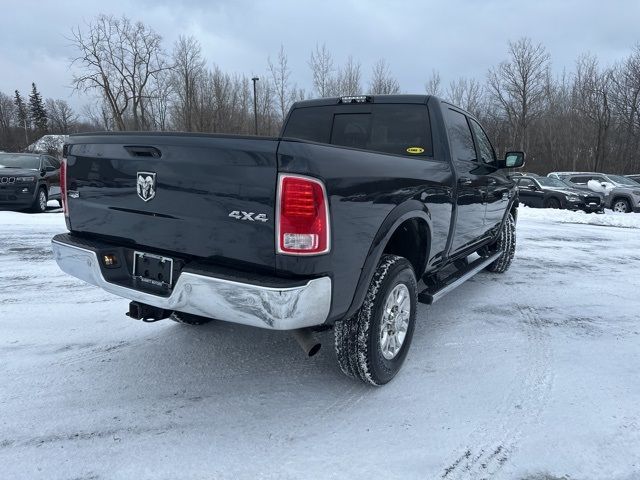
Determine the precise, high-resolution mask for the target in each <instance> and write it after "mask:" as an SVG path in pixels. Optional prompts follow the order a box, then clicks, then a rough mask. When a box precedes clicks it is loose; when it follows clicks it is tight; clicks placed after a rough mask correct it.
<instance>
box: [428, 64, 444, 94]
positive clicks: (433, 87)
mask: <svg viewBox="0 0 640 480" xmlns="http://www.w3.org/2000/svg"><path fill="white" fill-rule="evenodd" d="M441 84H442V81H441V79H440V72H438V71H437V70H433V71H432V72H431V76H430V77H429V79H428V80H427V83H425V85H424V89H425V90H426V92H427V95H434V96H436V97H439V96H441V95H442V90H441Z"/></svg>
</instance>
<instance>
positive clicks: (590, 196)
mask: <svg viewBox="0 0 640 480" xmlns="http://www.w3.org/2000/svg"><path fill="white" fill-rule="evenodd" d="M516 184H517V185H518V190H519V192H520V203H522V204H524V205H527V206H528V207H534V208H564V209H567V210H583V211H585V212H587V213H592V212H602V211H603V210H604V198H603V196H602V195H600V194H598V193H595V192H585V191H582V190H578V189H575V188H570V187H569V186H568V185H566V184H565V183H564V182H562V181H561V180H558V179H557V178H550V177H520V178H517V179H516Z"/></svg>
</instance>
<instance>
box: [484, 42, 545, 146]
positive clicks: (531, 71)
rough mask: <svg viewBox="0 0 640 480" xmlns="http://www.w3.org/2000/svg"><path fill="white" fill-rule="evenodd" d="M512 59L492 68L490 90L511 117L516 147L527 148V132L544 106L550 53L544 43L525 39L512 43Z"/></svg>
mask: <svg viewBox="0 0 640 480" xmlns="http://www.w3.org/2000/svg"><path fill="white" fill-rule="evenodd" d="M509 56H510V58H509V60H506V61H504V62H502V63H501V64H500V65H498V67H497V68H491V69H489V73H488V88H489V91H490V94H491V96H492V98H493V100H494V101H495V102H496V103H498V104H499V105H500V106H501V108H502V109H503V110H504V111H505V113H506V115H507V117H508V118H509V122H510V124H511V127H512V133H513V143H514V145H515V146H517V147H519V148H521V149H526V146H527V129H528V127H529V125H530V124H531V122H532V121H533V119H534V118H536V116H537V115H538V114H539V113H540V112H541V110H542V108H543V106H544V93H545V81H546V78H547V74H548V69H549V54H548V53H547V51H546V49H545V48H544V47H543V46H542V44H537V45H534V44H533V43H532V42H531V39H529V38H522V39H520V40H518V41H517V42H509Z"/></svg>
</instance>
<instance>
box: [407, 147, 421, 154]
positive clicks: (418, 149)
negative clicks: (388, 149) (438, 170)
mask: <svg viewBox="0 0 640 480" xmlns="http://www.w3.org/2000/svg"><path fill="white" fill-rule="evenodd" d="M407 153H424V148H422V147H409V148H407Z"/></svg>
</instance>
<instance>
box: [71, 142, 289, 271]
mask: <svg viewBox="0 0 640 480" xmlns="http://www.w3.org/2000/svg"><path fill="white" fill-rule="evenodd" d="M277 147H278V141H277V140H276V139H269V138H260V137H256V138H248V137H234V136H213V135H198V134H164V133H163V134H154V133H148V134H141V133H135V134H85V135H77V136H72V137H71V138H70V141H69V150H68V158H67V179H68V180H67V185H68V191H69V195H68V197H69V198H68V205H69V222H70V225H71V230H72V232H83V233H91V234H95V235H100V236H103V237H105V238H108V239H113V240H114V241H118V242H121V243H125V244H129V245H132V246H137V247H140V248H142V249H144V248H148V249H157V250H165V251H168V252H175V253H178V254H181V255H184V256H196V257H201V258H207V259H210V260H213V261H221V262H223V263H224V261H233V262H234V263H235V264H237V263H238V262H243V263H246V264H247V266H258V267H264V268H265V269H273V268H274V267H275V246H274V245H275V233H274V220H275V214H274V204H275V196H276V183H277V157H276V150H277ZM233 212H236V213H233Z"/></svg>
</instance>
